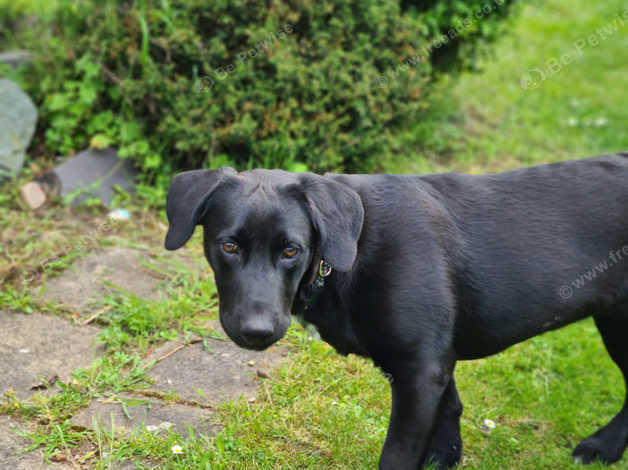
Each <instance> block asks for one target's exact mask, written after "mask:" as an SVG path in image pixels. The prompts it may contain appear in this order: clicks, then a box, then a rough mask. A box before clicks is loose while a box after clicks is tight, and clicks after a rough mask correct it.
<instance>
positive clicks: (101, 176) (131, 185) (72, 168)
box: [41, 148, 137, 206]
mask: <svg viewBox="0 0 628 470" xmlns="http://www.w3.org/2000/svg"><path fill="white" fill-rule="evenodd" d="M51 174H52V177H51ZM136 178H137V171H136V170H135V168H134V167H133V164H132V163H131V161H130V160H126V159H120V158H119V157H118V154H117V153H116V151H115V150H114V149H111V148H109V149H105V150H94V149H90V150H85V151H83V152H80V153H78V154H76V155H75V156H73V157H70V158H68V159H67V160H65V161H64V162H63V163H62V164H61V165H59V166H57V167H56V168H55V169H54V170H52V171H51V172H49V173H47V174H46V175H44V176H43V177H42V178H41V179H42V180H46V181H45V183H46V184H47V186H48V187H49V188H50V187H52V188H55V190H56V191H55V192H58V195H60V196H62V197H64V198H67V199H70V202H71V204H72V205H73V206H75V205H78V204H80V203H82V202H83V201H85V200H86V199H88V198H99V199H100V200H101V201H102V203H103V204H105V205H108V204H110V203H111V200H112V199H113V196H114V191H113V187H114V186H119V187H120V188H122V189H123V190H125V191H127V192H129V193H133V192H134V191H135V180H136ZM51 180H54V181H51Z"/></svg>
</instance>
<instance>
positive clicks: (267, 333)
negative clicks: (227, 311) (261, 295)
mask: <svg viewBox="0 0 628 470" xmlns="http://www.w3.org/2000/svg"><path fill="white" fill-rule="evenodd" d="M274 333H275V329H274V328H273V325H272V324H271V323H270V322H261V321H251V322H247V323H245V324H244V325H243V326H242V336H243V337H244V339H245V340H246V341H247V342H249V343H255V344H259V343H265V342H267V341H268V340H269V339H270V338H271V337H272V336H273V334H274Z"/></svg>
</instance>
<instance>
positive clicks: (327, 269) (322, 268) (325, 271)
mask: <svg viewBox="0 0 628 470" xmlns="http://www.w3.org/2000/svg"><path fill="white" fill-rule="evenodd" d="M330 274H331V266H330V265H329V264H327V263H326V262H325V260H321V264H320V265H319V267H318V275H319V276H320V277H327V276H329V275H330Z"/></svg>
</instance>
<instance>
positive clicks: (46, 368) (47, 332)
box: [0, 310, 103, 468]
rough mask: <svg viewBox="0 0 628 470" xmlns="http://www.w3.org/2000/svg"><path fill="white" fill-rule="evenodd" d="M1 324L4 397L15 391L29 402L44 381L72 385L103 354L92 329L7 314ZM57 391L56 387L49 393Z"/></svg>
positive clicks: (0, 378) (49, 318)
mask: <svg viewBox="0 0 628 470" xmlns="http://www.w3.org/2000/svg"><path fill="white" fill-rule="evenodd" d="M0 324H1V325H2V333H3V335H2V342H0V394H2V393H4V392H6V391H7V390H9V389H13V390H14V391H15V395H16V397H18V398H19V399H25V398H28V397H29V396H31V395H32V394H33V393H34V390H32V387H34V386H36V385H40V384H41V383H42V379H43V380H44V381H53V382H54V379H55V377H58V380H60V381H62V382H68V381H69V380H70V378H71V372H72V371H74V370H76V369H77V368H82V367H87V366H89V365H90V364H91V362H92V359H94V358H95V357H97V356H98V355H100V354H101V353H102V352H103V346H102V345H100V344H99V343H98V342H97V340H96V336H97V334H98V332H99V330H98V328H95V327H92V326H77V325H73V324H71V323H70V322H68V321H67V320H64V319H62V318H58V317H52V316H46V315H40V314H37V313H33V314H28V315H27V314H23V313H12V312H9V311H6V310H0ZM55 389H56V387H52V388H51V389H50V390H49V391H48V393H50V392H53V393H54V392H55ZM39 392H40V393H42V391H41V390H40V391H39ZM0 468H2V467H0Z"/></svg>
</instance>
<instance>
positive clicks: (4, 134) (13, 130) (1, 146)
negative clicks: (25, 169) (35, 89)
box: [0, 79, 37, 181]
mask: <svg viewBox="0 0 628 470" xmlns="http://www.w3.org/2000/svg"><path fill="white" fill-rule="evenodd" d="M36 122H37V108H36V107H35V105H34V104H33V102H32V101H31V99H30V98H29V96H28V95H27V94H26V93H24V92H23V91H22V89H21V88H20V87H19V86H18V85H17V84H16V83H14V82H12V81H11V80H4V79H0V181H2V180H5V179H7V178H10V177H13V176H15V175H17V174H18V173H19V172H20V170H21V169H22V165H23V164H24V156H25V155H26V149H27V147H28V145H29V144H30V142H31V139H32V138H33V133H34V132H35V123H36Z"/></svg>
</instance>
